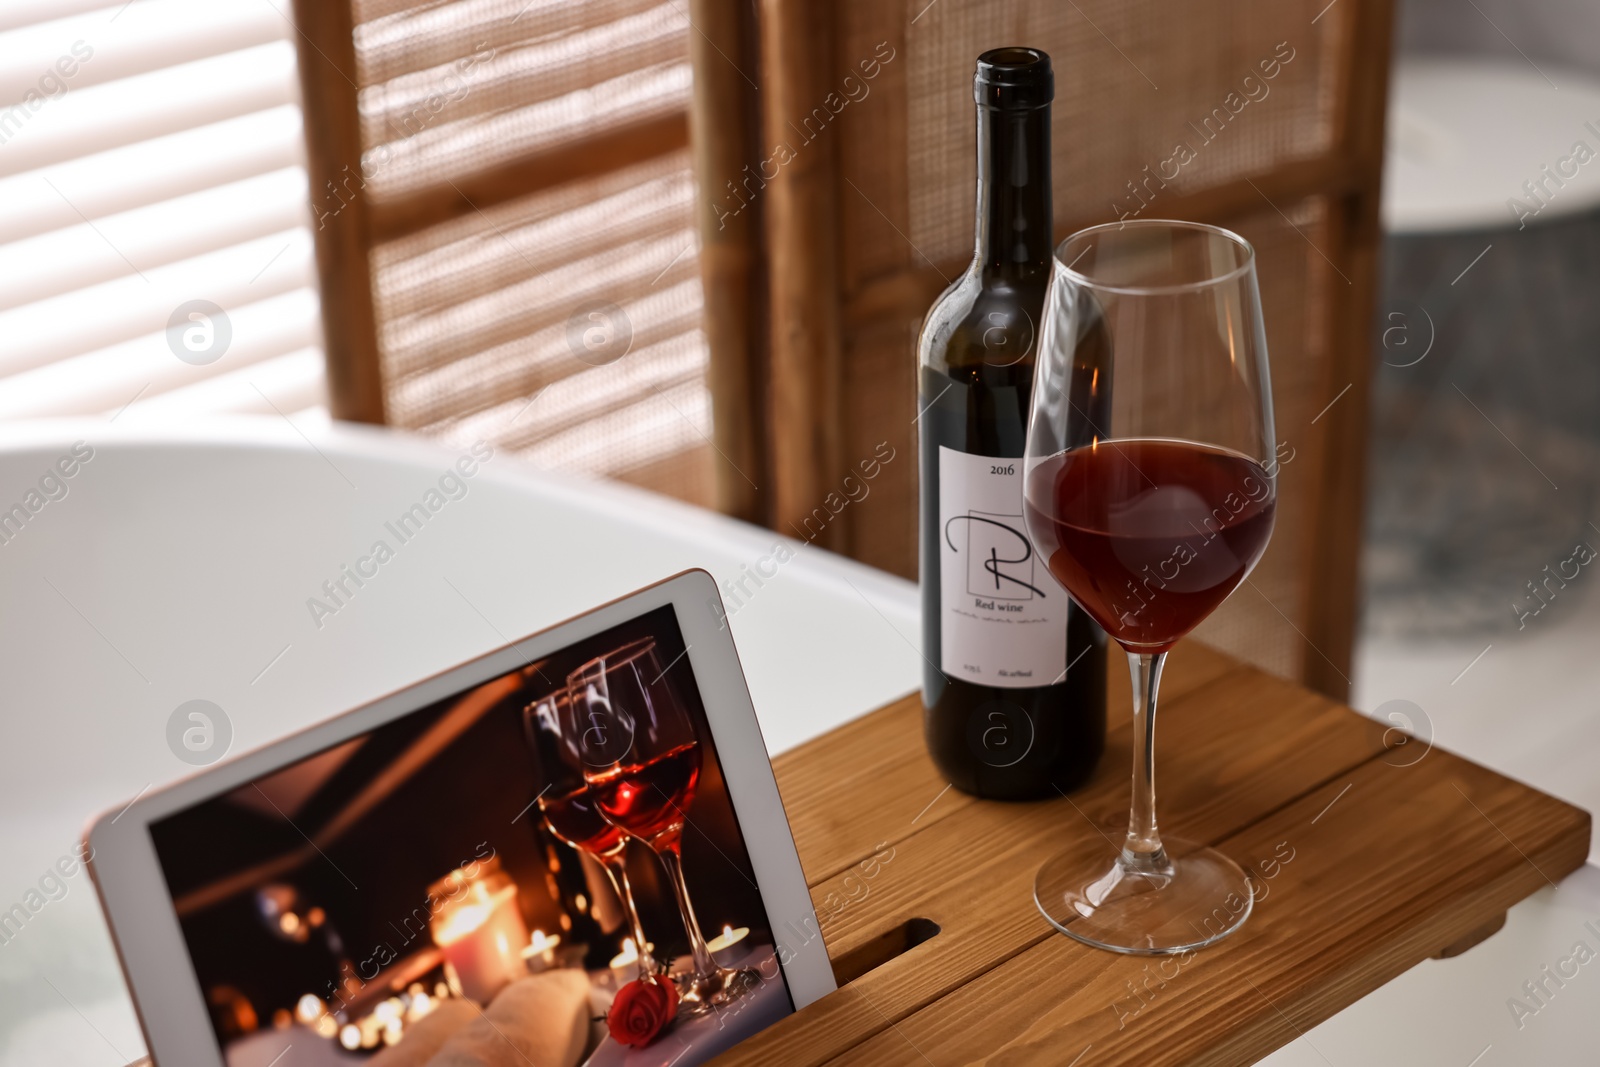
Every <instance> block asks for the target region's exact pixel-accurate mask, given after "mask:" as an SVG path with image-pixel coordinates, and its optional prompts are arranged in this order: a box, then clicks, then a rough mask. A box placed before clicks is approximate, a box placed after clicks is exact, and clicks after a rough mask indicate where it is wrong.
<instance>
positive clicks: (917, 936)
mask: <svg viewBox="0 0 1600 1067" xmlns="http://www.w3.org/2000/svg"><path fill="white" fill-rule="evenodd" d="M938 933H939V924H938V923H936V922H934V921H933V920H932V919H907V920H906V921H905V922H903V923H901V924H900V925H899V926H892V927H890V928H889V929H887V930H885V931H884V932H883V933H881V934H879V935H878V936H877V937H874V938H873V939H872V940H870V941H868V942H867V943H866V944H864V945H858V946H856V947H855V948H853V949H851V950H850V951H848V952H846V953H844V954H843V955H841V956H840V957H839V958H838V959H836V960H834V961H833V976H834V978H835V979H837V981H838V983H839V984H840V985H841V986H842V985H848V984H849V983H851V982H853V981H855V980H856V979H857V978H860V977H861V976H862V975H864V974H866V973H867V972H868V971H870V970H873V969H874V968H877V967H882V966H883V965H884V964H885V963H888V962H889V961H890V960H892V959H894V958H895V957H896V956H902V955H904V954H905V953H907V952H910V951H911V950H912V949H914V948H916V947H917V946H918V945H920V944H923V943H924V942H927V941H930V940H932V939H933V938H934V937H935V936H936V935H937V934H938Z"/></svg>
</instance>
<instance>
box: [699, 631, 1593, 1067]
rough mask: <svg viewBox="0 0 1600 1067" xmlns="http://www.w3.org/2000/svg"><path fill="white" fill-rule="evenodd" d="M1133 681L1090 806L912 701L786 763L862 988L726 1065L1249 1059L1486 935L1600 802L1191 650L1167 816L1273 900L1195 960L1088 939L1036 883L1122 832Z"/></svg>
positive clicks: (846, 976)
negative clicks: (1003, 791)
mask: <svg viewBox="0 0 1600 1067" xmlns="http://www.w3.org/2000/svg"><path fill="white" fill-rule="evenodd" d="M1114 666H1115V665H1114ZM1111 677H1112V678H1113V684H1112V686H1111V692H1110V694H1109V696H1108V700H1109V702H1110V706H1111V709H1112V711H1111V717H1110V722H1111V723H1112V724H1113V726H1112V730H1111V734H1110V737H1109V740H1108V744H1107V750H1106V754H1105V759H1104V761H1103V762H1102V764H1101V766H1100V768H1099V771H1098V773H1097V774H1096V775H1095V777H1094V779H1093V780H1092V781H1091V782H1090V783H1089V784H1088V785H1086V786H1085V787H1084V788H1082V789H1080V790H1079V791H1078V792H1076V793H1075V794H1073V795H1072V796H1071V797H1070V798H1068V799H1059V800H1051V801H1041V802H1037V803H1029V804H1001V803H992V802H985V801H979V800H974V799H972V798H971V797H968V796H966V795H965V794H962V793H960V792H957V791H956V790H953V789H947V788H946V786H945V783H944V781H943V780H942V779H941V778H940V777H939V775H938V772H936V771H935V770H934V768H933V765H932V764H931V763H930V762H929V760H928V757H927V754H926V752H925V749H924V747H923V743H922V726H921V706H920V704H919V702H918V700H917V698H916V697H915V696H914V695H913V696H908V697H906V698H905V699H902V700H900V701H897V702H895V703H893V704H890V705H888V706H887V707H884V708H882V709H880V710H878V711H876V712H873V713H872V714H870V715H868V716H866V717H865V718H863V719H860V720H857V721H855V722H852V723H849V724H848V725H846V726H844V727H842V728H841V729H839V730H835V731H833V732H831V733H829V734H827V735H825V736H823V737H820V738H817V739H816V740H814V741H812V742H810V743H808V744H806V745H804V746H802V747H801V748H798V749H796V750H794V751H792V752H789V753H786V754H784V755H783V756H782V757H780V758H779V759H778V760H777V761H776V763H777V771H778V784H779V787H780V789H781V790H782V792H783V799H784V804H785V806H786V808H787V809H788V813H789V818H790V819H791V820H792V822H793V826H794V834H795V841H796V843H797V844H798V846H799V850H800V858H801V862H802V863H803V865H804V867H805V870H806V875H807V881H808V882H809V883H810V885H811V890H812V898H813V900H814V901H815V903H816V909H817V914H818V917H819V920H820V921H821V924H822V934H823V936H824V938H825V939H826V942H827V945H828V950H829V953H830V955H831V956H832V958H833V961H834V969H835V971H836V972H837V973H838V975H839V981H840V989H839V991H838V992H837V993H834V994H832V995H830V996H828V997H825V998H824V999H823V1000H821V1001H819V1002H817V1003H816V1004H813V1005H812V1006H811V1007H809V1008H807V1009H805V1010H804V1011H802V1012H799V1013H797V1014H795V1015H793V1016H791V1017H789V1018H787V1019H785V1020H783V1021H782V1022H780V1023H778V1024H777V1025H775V1026H773V1027H771V1028H770V1029H768V1030H766V1031H764V1032H763V1033H761V1034H759V1035H757V1036H756V1037H754V1038H752V1039H750V1040H748V1041H746V1042H744V1043H743V1044H741V1045H740V1046H739V1047H738V1048H736V1049H734V1050H732V1051H731V1052H729V1053H727V1054H725V1055H724V1056H722V1057H719V1058H718V1059H717V1060H716V1061H714V1062H715V1063H716V1064H717V1065H718V1067H735V1065H751V1067H755V1065H763V1067H765V1065H770V1064H777V1063H781V1064H784V1065H785V1067H807V1065H821V1064H828V1065H844V1064H870V1065H872V1067H893V1065H897V1064H903V1065H906V1067H929V1065H937V1067H949V1065H954V1064H966V1063H979V1062H982V1063H992V1064H999V1063H1003V1064H1006V1065H1007V1067H1020V1065H1027V1064H1039V1065H1049V1067H1065V1065H1068V1064H1075V1063H1081V1064H1083V1065H1084V1067H1103V1065H1107V1064H1129V1065H1137V1067H1158V1065H1164V1064H1220V1065H1227V1067H1236V1065H1239V1064H1247V1063H1251V1062H1253V1061H1255V1060H1256V1059H1257V1058H1259V1057H1261V1056H1264V1055H1266V1054H1267V1053H1269V1052H1271V1051H1272V1050H1273V1049H1276V1048H1278V1047H1279V1046H1281V1045H1284V1044H1287V1043H1288V1042H1290V1041H1292V1040H1294V1039H1295V1038H1296V1037H1298V1036H1299V1035H1300V1034H1301V1033H1303V1032H1304V1031H1307V1030H1309V1029H1311V1028H1312V1027H1313V1026H1315V1025H1316V1024H1317V1023H1319V1022H1321V1021H1322V1020H1324V1019H1326V1018H1328V1017H1329V1016H1331V1015H1333V1014H1334V1013H1335V1012H1337V1011H1339V1010H1340V1009H1342V1008H1344V1007H1346V1006H1347V1005H1349V1004H1351V1003H1353V1002H1354V1001H1356V1000H1357V999H1359V998H1360V997H1362V996H1364V995H1365V994H1367V993H1369V992H1371V991H1372V990H1374V989H1376V988H1378V987H1379V986H1381V985H1383V984H1384V983H1385V982H1387V981H1389V980H1390V979H1392V978H1394V977H1395V976H1396V975H1399V974H1400V973H1401V972H1403V971H1405V970H1407V969H1408V968H1410V967H1412V966H1414V965H1416V964H1417V963H1419V962H1421V961H1422V960H1425V959H1428V958H1429V957H1432V956H1441V955H1452V954H1454V953H1455V952H1458V951H1464V950H1465V948H1466V947H1470V945H1472V944H1474V943H1476V941H1478V940H1481V939H1482V938H1483V937H1485V936H1488V935H1489V934H1491V933H1493V932H1494V931H1495V930H1496V929H1498V928H1499V924H1500V923H1502V922H1503V921H1504V914H1505V910H1506V908H1508V907H1510V906H1511V905H1512V904H1514V903H1516V902H1517V901H1519V900H1521V899H1522V898H1524V897H1526V896H1528V895H1529V894H1531V893H1532V892H1534V891H1535V890H1537V889H1539V888H1541V887H1543V886H1545V885H1548V884H1553V883H1554V882H1555V881H1556V880H1558V879H1560V878H1561V877H1562V876H1564V875H1566V874H1567V873H1569V872H1571V871H1573V870H1574V869H1576V868H1577V867H1579V866H1581V865H1582V864H1583V863H1584V861H1585V859H1586V857H1587V854H1588V851H1589V815H1588V813H1586V812H1584V811H1582V810H1580V809H1578V808H1575V807H1572V806H1571V805H1569V804H1565V803H1563V802H1561V801H1559V800H1556V799H1554V798H1553V797H1550V796H1547V795H1546V794H1544V793H1541V792H1539V791H1537V790H1535V789H1531V788H1529V787H1528V786H1525V785H1522V784H1520V783H1517V782H1514V781H1511V780H1510V779H1507V778H1504V777H1502V776H1500V775H1498V774H1495V773H1494V772H1492V771H1488V770H1485V769H1484V768H1482V767H1479V766H1477V765H1476V764H1473V763H1470V762H1468V761H1467V760H1464V759H1461V758H1459V757H1457V756H1453V755H1451V754H1449V753H1447V752H1443V751H1441V750H1439V749H1430V746H1429V745H1428V744H1427V742H1426V741H1424V740H1417V739H1412V738H1406V737H1405V736H1404V735H1402V734H1399V733H1398V732H1396V731H1387V732H1386V729H1385V727H1384V725H1382V724H1379V723H1375V722H1374V721H1372V720H1369V719H1367V718H1365V717H1363V716H1361V715H1358V714H1357V713H1355V712H1353V711H1350V710H1349V709H1348V708H1345V707H1342V706H1340V705H1338V704H1335V703H1333V702H1332V701H1330V700H1327V699H1325V698H1323V697H1320V696H1317V695H1315V694H1313V693H1310V692H1308V691H1306V690H1304V689H1301V688H1299V687H1297V686H1295V685H1293V684H1291V683H1288V682H1284V681H1280V680H1278V679H1276V678H1273V677H1271V676H1269V675H1266V674H1263V673H1262V672H1260V671H1257V670H1254V669H1252V668H1249V667H1246V666H1244V665H1242V664H1240V663H1238V662H1237V661H1235V660H1233V659H1230V658H1228V657H1226V656H1224V655H1222V654H1220V653H1218V652H1215V651H1212V650H1210V649H1207V648H1205V647H1204V646H1202V645H1199V644H1196V643H1194V642H1186V643H1185V644H1184V645H1182V646H1180V647H1179V649H1178V650H1177V651H1176V652H1175V653H1174V654H1173V655H1172V657H1171V659H1170V662H1169V664H1168V666H1167V670H1166V678H1165V681H1164V683H1163V692H1162V697H1163V701H1162V708H1161V711H1160V715H1159V718H1158V721H1157V737H1158V741H1157V744H1158V752H1159V760H1158V763H1157V775H1158V779H1157V785H1158V788H1159V792H1160V801H1161V807H1160V812H1161V815H1162V827H1163V829H1165V830H1167V831H1168V832H1169V833H1171V834H1173V835H1181V836H1184V837H1188V838H1191V839H1193V840H1198V841H1204V842H1207V843H1210V844H1212V845H1215V846H1216V847H1217V848H1220V849H1221V850H1222V851H1224V852H1226V853H1227V854H1228V855H1230V856H1232V857H1233V858H1234V859H1235V860H1237V861H1238V862H1239V863H1240V864H1241V865H1244V866H1246V867H1248V868H1252V869H1253V870H1254V872H1255V874H1256V878H1257V882H1258V884H1259V885H1260V886H1261V887H1262V888H1263V890H1264V892H1263V893H1262V896H1261V898H1260V899H1259V900H1258V902H1257V903H1256V905H1255V910H1254V912H1253V914H1252V915H1251V916H1250V918H1249V920H1248V921H1247V922H1246V923H1245V925H1244V926H1243V927H1242V928H1241V929H1240V930H1239V931H1238V932H1237V933H1235V934H1234V935H1233V936H1232V937H1230V938H1228V939H1227V940H1225V941H1223V942H1221V943H1220V944H1218V945H1215V946H1213V947H1211V948H1208V949H1203V950H1201V951H1199V952H1197V953H1194V954H1193V955H1191V956H1190V957H1188V958H1187V959H1181V958H1178V957H1165V958H1154V959H1153V958H1150V957H1135V956H1119V955H1116V954H1113V953H1110V952H1102V951H1097V950H1094V949H1090V948H1088V947H1086V946H1084V945H1081V944H1078V943H1077V942H1075V941H1072V940H1071V939H1069V938H1067V937H1064V936H1062V935H1060V934H1058V933H1056V932H1055V931H1054V930H1053V929H1052V928H1051V927H1050V926H1049V925H1048V924H1047V923H1046V922H1045V921H1044V919H1043V918H1042V917H1041V916H1040V915H1039V913H1038V911H1037V909H1036V908H1035V907H1034V904H1033V900H1032V883H1033V875H1034V871H1035V869H1036V868H1037V867H1038V865H1039V863H1040V861H1041V860H1042V859H1043V858H1044V857H1045V856H1046V855H1047V854H1049V853H1050V852H1052V851H1055V850H1058V849H1060V848H1063V847H1067V846H1069V845H1072V846H1077V847H1082V848H1084V849H1094V850H1098V851H1099V852H1103V853H1104V854H1105V855H1106V856H1107V858H1109V857H1110V856H1111V854H1112V848H1113V846H1112V844H1111V843H1110V842H1113V841H1115V842H1120V839H1121V837H1120V835H1121V833H1122V831H1123V829H1124V827H1125V824H1126V818H1127V808H1128V799H1129V769H1130V764H1131V758H1132V757H1131V754H1130V751H1129V729H1128V727H1129V714H1128V711H1127V710H1126V709H1128V708H1129V707H1130V703H1129V696H1128V683H1127V679H1126V672H1125V671H1121V670H1113V671H1112V672H1111ZM1118 681H1120V684H1117V683H1118ZM1108 838H1109V840H1108ZM934 930H937V933H934V932H933V931H934ZM779 936H780V939H781V938H782V937H784V936H786V935H785V933H784V932H780V934H779ZM787 936H790V937H794V936H803V935H798V934H796V933H794V932H790V933H789V934H788V935H787ZM1080 1057H1081V1059H1080Z"/></svg>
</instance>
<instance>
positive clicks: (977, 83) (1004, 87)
mask: <svg viewBox="0 0 1600 1067" xmlns="http://www.w3.org/2000/svg"><path fill="white" fill-rule="evenodd" d="M1055 95H1056V76H1055V72H1054V71H1052V70H1051V69H1050V57H1049V56H1048V55H1046V54H1045V53H1043V52H1041V51H1039V50H1038V49H1037V48H992V49H990V50H989V51H987V52H985V53H983V55H981V56H979V57H978V72H977V73H976V74H974V75H973V77H972V98H973V99H974V100H976V101H977V102H978V105H979V106H980V107H993V108H1000V109H1001V110H1004V111H1027V110H1031V109H1032V108H1036V107H1045V106H1046V105H1048V104H1049V103H1050V101H1051V100H1053V99H1055Z"/></svg>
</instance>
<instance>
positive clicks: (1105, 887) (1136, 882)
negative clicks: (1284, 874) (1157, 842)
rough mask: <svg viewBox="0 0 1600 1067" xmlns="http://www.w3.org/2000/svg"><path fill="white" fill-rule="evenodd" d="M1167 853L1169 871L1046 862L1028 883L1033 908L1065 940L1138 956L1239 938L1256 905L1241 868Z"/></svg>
mask: <svg viewBox="0 0 1600 1067" xmlns="http://www.w3.org/2000/svg"><path fill="white" fill-rule="evenodd" d="M1165 846H1166V847H1165V852H1166V855H1167V856H1168V857H1169V859H1168V862H1167V864H1166V865H1165V866H1151V867H1149V868H1148V869H1140V867H1139V866H1138V865H1137V864H1135V863H1130V862H1128V861H1127V860H1126V859H1124V858H1120V857H1119V858H1118V859H1117V860H1116V861H1114V862H1111V863H1107V862H1105V861H1103V860H1101V861H1098V862H1095V861H1086V860H1085V858H1084V856H1083V853H1082V852H1081V851H1067V852H1062V853H1060V854H1058V855H1055V856H1052V857H1051V858H1050V859H1048V860H1046V861H1045V864H1044V866H1042V867H1040V868H1039V873H1038V875H1037V876H1035V878H1034V884H1033V899H1034V902H1035V903H1037V904H1038V905H1039V910H1040V911H1041V912H1043V913H1044V917H1045V918H1046V919H1048V920H1050V924H1051V925H1052V926H1054V927H1055V928H1056V929H1057V930H1060V931H1061V932H1062V933H1064V934H1066V935H1067V936H1068V937H1071V938H1074V939H1076V940H1078V941H1082V942H1083V943H1084V944H1086V945H1093V946H1094V947H1095V948H1103V949H1108V950H1110V951H1112V952H1124V953H1129V954H1132V955H1139V956H1163V955H1170V954H1172V953H1177V952H1188V951H1192V950H1193V949H1197V948H1201V947H1202V946H1205V945H1209V944H1211V943H1212V942H1215V941H1220V940H1221V939H1222V938H1224V937H1227V936H1228V935H1229V934H1230V933H1232V932H1233V931H1235V930H1237V929H1238V928H1239V926H1240V924H1241V923H1243V922H1244V920H1245V918H1246V917H1247V916H1249V914H1250V909H1251V907H1252V905H1253V904H1254V903H1255V901H1254V896H1253V894H1252V893H1251V890H1250V881H1249V879H1248V878H1247V877H1246V876H1245V873H1244V871H1243V870H1241V869H1240V867H1239V865H1238V864H1237V863H1234V862H1233V861H1232V860H1231V859H1229V858H1228V857H1227V856H1224V855H1223V854H1222V853H1220V852H1218V851H1216V850H1215V849H1212V848H1207V847H1206V846H1205V845H1200V844H1196V843H1194V842H1190V841H1184V840H1181V839H1170V840H1168V841H1166V842H1165Z"/></svg>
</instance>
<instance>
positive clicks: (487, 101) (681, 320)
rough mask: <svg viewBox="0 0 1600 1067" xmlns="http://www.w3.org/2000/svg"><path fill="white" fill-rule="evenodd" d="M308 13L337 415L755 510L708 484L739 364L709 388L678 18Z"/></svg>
mask: <svg viewBox="0 0 1600 1067" xmlns="http://www.w3.org/2000/svg"><path fill="white" fill-rule="evenodd" d="M294 6H295V16H296V20H297V29H298V31H299V33H298V36H297V44H298V50H299V59H300V75H301V84H302V95H303V100H304V105H305V107H304V112H305V125H306V140H307V146H308V167H309V171H310V186H311V207H312V214H313V216H314V217H315V224H314V230H315V234H316V240H317V257H318V269H319V274H320V278H321V284H322V297H323V318H324V326H325V334H326V344H327V355H328V374H329V396H330V402H331V406H332V410H333V414H334V415H335V416H336V417H339V418H344V419H354V420H358V421H365V422H380V423H387V424H389V425H394V426H398V427H403V428H407V429H412V430H416V431H418V432H422V433H426V434H429V435H432V436H435V437H439V438H442V439H445V440H448V441H457V442H470V441H471V440H474V439H477V438H479V437H483V438H488V439H489V440H491V441H494V442H495V443H496V444H497V445H499V446H500V447H501V448H502V449H503V450H505V451H507V452H516V453H521V454H523V455H526V456H528V457H529V458H531V459H533V460H534V461H536V462H539V463H541V464H543V465H546V466H551V467H558V468H564V469H567V470H571V471H575V472H578V473H589V474H596V475H603V476H609V477H617V478H622V479H624V480H628V481H633V482H636V483H639V484H641V485H646V486H648V487H650V488H653V489H657V490H659V491H662V492H667V493H671V494H674V495H677V496H680V497H683V498H685V499H688V500H692V501H696V502H700V503H705V504H713V503H720V504H721V506H722V507H723V508H724V509H725V510H730V511H735V512H742V511H745V510H747V509H749V508H750V506H751V504H750V501H749V499H748V495H749V493H750V492H751V490H750V488H749V486H750V485H751V484H753V483H754V479H753V478H749V479H747V478H743V477H730V478H728V479H725V484H723V485H722V486H721V488H720V489H719V488H718V487H717V486H716V485H714V482H713V479H714V478H716V477H719V475H718V473H717V472H716V471H715V463H714V461H715V459H716V452H717V447H718V446H717V445H716V444H714V443H713V442H714V441H716V440H717V439H718V437H719V436H720V435H721V434H722V433H724V432H727V431H729V430H732V431H737V429H738V422H737V419H736V418H734V416H733V415H729V416H728V418H727V419H725V420H713V419H712V417H711V391H710V388H709V384H708V378H709V380H718V381H726V380H729V378H730V377H732V378H737V376H738V374H740V373H743V371H744V369H745V367H746V366H747V361H743V360H741V362H740V364H739V365H738V366H737V367H735V368H734V373H733V374H732V375H731V376H730V375H709V376H708V373H707V372H708V367H709V362H708V361H709V358H710V356H709V352H708V347H707V344H706V340H705V334H704V325H705V320H706V314H705V311H706V301H705V299H704V294H703V289H702V286H701V282H700V264H699V255H698V248H697V245H698V241H697V236H696V230H697V226H696V214H695V213H696V197H695V195H694V188H695V187H694V181H693V170H694V168H693V166H692V163H691V158H690V151H689V124H690V110H691V96H692V91H691V87H692V83H693V78H692V76H691V69H692V67H691V64H692V63H693V64H703V63H704V56H703V55H702V54H701V53H702V52H704V51H705V50H706V49H705V41H704V38H703V37H702V36H700V35H696V34H695V33H693V32H692V30H691V27H690V14H689V11H688V10H687V8H686V7H685V5H684V4H682V3H679V2H677V0H581V2H579V0H354V2H353V3H352V2H351V0H295V5H294ZM710 143H711V142H709V141H707V142H706V144H708V145H709V144H710ZM703 165H709V164H705V163H704V161H703ZM724 263H725V257H723V258H719V259H718V260H717V266H718V269H722V267H723V265H724ZM723 294H724V290H722V289H719V290H718V294H717V295H718V300H721V299H722V297H723ZM713 303H716V304H717V306H716V308H715V309H714V310H715V313H716V318H717V319H718V321H719V322H720V321H724V320H725V319H727V318H728V317H729V315H728V312H727V310H726V308H725V307H724V306H723V305H724V304H725V301H722V302H721V303H718V302H717V301H713ZM724 347H725V346H724ZM724 393H726V390H724ZM535 398H537V399H535ZM718 401H719V406H721V407H724V408H726V409H727V410H728V411H730V412H737V411H739V410H746V411H748V410H751V409H752V407H753V405H752V402H751V398H750V397H743V398H735V397H734V396H732V395H725V396H719V397H718ZM723 422H726V424H727V426H726V428H723V426H722V423H723ZM738 447H739V446H738V444H737V443H736V442H735V443H732V444H730V443H727V442H724V443H723V447H722V451H723V452H724V453H728V452H730V451H736V450H737V449H738ZM741 493H743V494H744V497H741V495H740V494H741Z"/></svg>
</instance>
